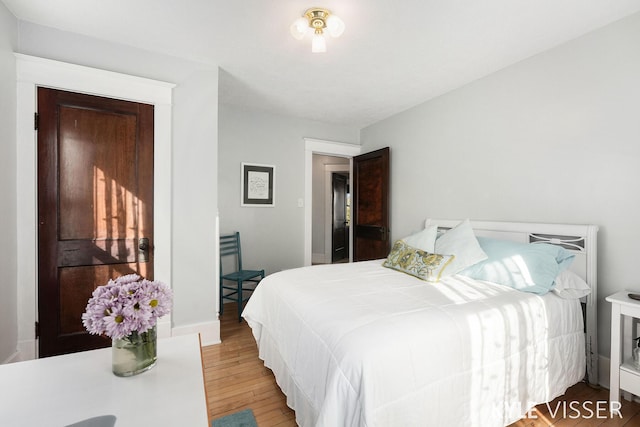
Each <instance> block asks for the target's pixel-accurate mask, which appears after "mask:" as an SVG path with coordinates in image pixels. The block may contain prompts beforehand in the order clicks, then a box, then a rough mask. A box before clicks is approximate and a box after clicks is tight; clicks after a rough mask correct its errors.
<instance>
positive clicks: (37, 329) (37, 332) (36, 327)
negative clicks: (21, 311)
mask: <svg viewBox="0 0 640 427" xmlns="http://www.w3.org/2000/svg"><path fill="white" fill-rule="evenodd" d="M35 332H36V339H38V338H40V323H38V322H36V324H35Z"/></svg>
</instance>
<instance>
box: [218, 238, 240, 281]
mask: <svg viewBox="0 0 640 427" xmlns="http://www.w3.org/2000/svg"><path fill="white" fill-rule="evenodd" d="M229 255H236V259H237V261H238V264H237V265H238V271H240V270H242V249H241V248H240V232H238V231H236V232H235V233H233V234H225V235H222V236H220V272H222V257H225V256H229Z"/></svg>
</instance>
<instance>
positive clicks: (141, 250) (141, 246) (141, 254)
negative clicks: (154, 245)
mask: <svg viewBox="0 0 640 427" xmlns="http://www.w3.org/2000/svg"><path fill="white" fill-rule="evenodd" d="M138 261H139V262H147V261H149V239H148V238H147V237H143V238H141V239H139V240H138Z"/></svg>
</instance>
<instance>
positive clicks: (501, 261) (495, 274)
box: [459, 237, 575, 295]
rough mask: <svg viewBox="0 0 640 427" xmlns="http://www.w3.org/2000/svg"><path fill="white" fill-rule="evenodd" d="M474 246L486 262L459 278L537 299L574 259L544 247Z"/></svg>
mask: <svg viewBox="0 0 640 427" xmlns="http://www.w3.org/2000/svg"><path fill="white" fill-rule="evenodd" d="M478 243H480V247H481V248H482V250H483V251H484V252H485V253H486V254H487V256H488V258H487V259H486V260H485V261H482V262H480V263H478V264H476V265H473V266H471V267H469V268H467V269H465V270H463V271H461V272H460V273H459V274H461V275H464V276H467V277H471V278H473V279H476V280H486V281H488V282H493V283H498V284H501V285H505V286H509V287H511V288H514V289H517V290H519V291H524V292H531V293H534V294H538V295H544V294H546V293H547V292H549V291H550V290H551V289H553V286H554V282H555V280H556V277H557V276H558V274H559V273H560V272H562V271H564V270H566V269H567V267H569V265H571V263H572V262H573V258H574V257H575V255H573V254H571V253H570V252H569V251H567V250H565V249H564V248H562V247H560V246H556V245H550V244H547V243H520V242H511V241H508V240H498V239H491V238H487V237H478Z"/></svg>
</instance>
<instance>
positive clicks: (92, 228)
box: [38, 88, 153, 356]
mask: <svg viewBox="0 0 640 427" xmlns="http://www.w3.org/2000/svg"><path fill="white" fill-rule="evenodd" d="M38 114H39V122H40V123H39V129H38V221H39V223H38V225H39V227H38V228H39V231H38V245H39V248H38V249H39V262H38V318H39V325H40V339H39V343H40V356H50V355H55V354H62V353H68V352H73V351H81V350H87V349H91V348H97V347H104V346H108V345H110V340H108V339H105V338H102V337H96V336H92V335H89V334H88V333H86V331H85V330H84V327H83V326H82V320H81V316H82V313H83V312H84V308H85V306H86V304H87V301H88V299H89V298H90V297H91V293H92V292H93V290H94V289H95V288H96V287H97V286H99V285H102V284H104V283H106V282H107V281H108V280H109V279H110V278H114V277H117V276H119V275H123V274H129V273H138V274H140V275H142V276H145V277H148V278H150V279H151V278H153V251H152V250H150V251H141V250H140V249H139V243H140V239H141V238H143V237H144V238H148V239H149V242H150V244H149V246H150V247H151V248H152V247H153V244H152V242H153V106H151V105H145V104H137V103H133V102H128V101H120V100H113V99H107V98H101V97H95V96H90V95H82V94H75V93H70V92H64V91H56V90H51V89H45V88H39V89H38Z"/></svg>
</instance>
